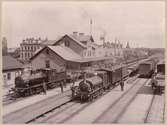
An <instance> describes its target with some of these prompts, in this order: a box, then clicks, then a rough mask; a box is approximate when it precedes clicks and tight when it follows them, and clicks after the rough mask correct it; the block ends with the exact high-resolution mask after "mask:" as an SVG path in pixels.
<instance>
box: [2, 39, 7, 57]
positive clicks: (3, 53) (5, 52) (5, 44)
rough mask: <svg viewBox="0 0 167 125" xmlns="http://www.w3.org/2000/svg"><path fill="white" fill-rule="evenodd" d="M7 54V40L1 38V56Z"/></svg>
mask: <svg viewBox="0 0 167 125" xmlns="http://www.w3.org/2000/svg"><path fill="white" fill-rule="evenodd" d="M7 53H8V46H7V39H6V37H3V38H2V55H7Z"/></svg>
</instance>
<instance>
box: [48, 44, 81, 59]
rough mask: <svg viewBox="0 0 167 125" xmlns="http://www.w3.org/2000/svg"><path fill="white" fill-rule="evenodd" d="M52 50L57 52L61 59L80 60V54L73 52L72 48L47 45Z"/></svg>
mask: <svg viewBox="0 0 167 125" xmlns="http://www.w3.org/2000/svg"><path fill="white" fill-rule="evenodd" d="M48 47H49V48H50V49H51V50H52V51H54V52H55V53H57V54H58V55H59V56H61V57H62V58H63V59H65V60H68V61H75V60H80V59H81V56H80V55H79V54H77V53H76V52H74V51H73V50H72V49H70V48H68V47H65V46H63V47H62V46H48Z"/></svg>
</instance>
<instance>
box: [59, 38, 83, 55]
mask: <svg viewBox="0 0 167 125" xmlns="http://www.w3.org/2000/svg"><path fill="white" fill-rule="evenodd" d="M65 41H69V42H70V44H69V46H66V47H69V48H71V49H72V50H73V51H74V52H76V53H78V54H79V55H81V56H82V53H83V50H84V48H83V47H81V46H80V45H79V44H78V43H76V42H75V41H73V40H72V39H71V38H69V37H64V38H63V39H62V40H61V41H59V42H58V44H59V45H62V44H63V45H65Z"/></svg>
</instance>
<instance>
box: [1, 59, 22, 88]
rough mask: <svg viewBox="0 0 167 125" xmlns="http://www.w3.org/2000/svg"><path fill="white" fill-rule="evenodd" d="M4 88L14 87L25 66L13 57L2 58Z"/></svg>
mask: <svg viewBox="0 0 167 125" xmlns="http://www.w3.org/2000/svg"><path fill="white" fill-rule="evenodd" d="M2 61H3V62H2V72H3V82H4V87H14V83H15V78H16V77H17V76H18V75H19V74H21V71H22V66H23V64H22V63H20V62H19V61H18V60H16V59H14V58H13V57H11V56H3V57H2Z"/></svg>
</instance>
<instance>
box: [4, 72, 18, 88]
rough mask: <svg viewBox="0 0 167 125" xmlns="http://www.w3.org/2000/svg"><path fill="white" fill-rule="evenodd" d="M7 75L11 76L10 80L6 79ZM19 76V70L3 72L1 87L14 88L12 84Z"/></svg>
mask: <svg viewBox="0 0 167 125" xmlns="http://www.w3.org/2000/svg"><path fill="white" fill-rule="evenodd" d="M8 73H10V74H11V77H10V78H11V79H10V80H9V79H8V78H7V75H8ZM19 74H21V70H12V71H5V72H3V83H4V84H3V86H4V87H6V88H8V87H14V83H15V78H16V77H17V76H18V75H19Z"/></svg>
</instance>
